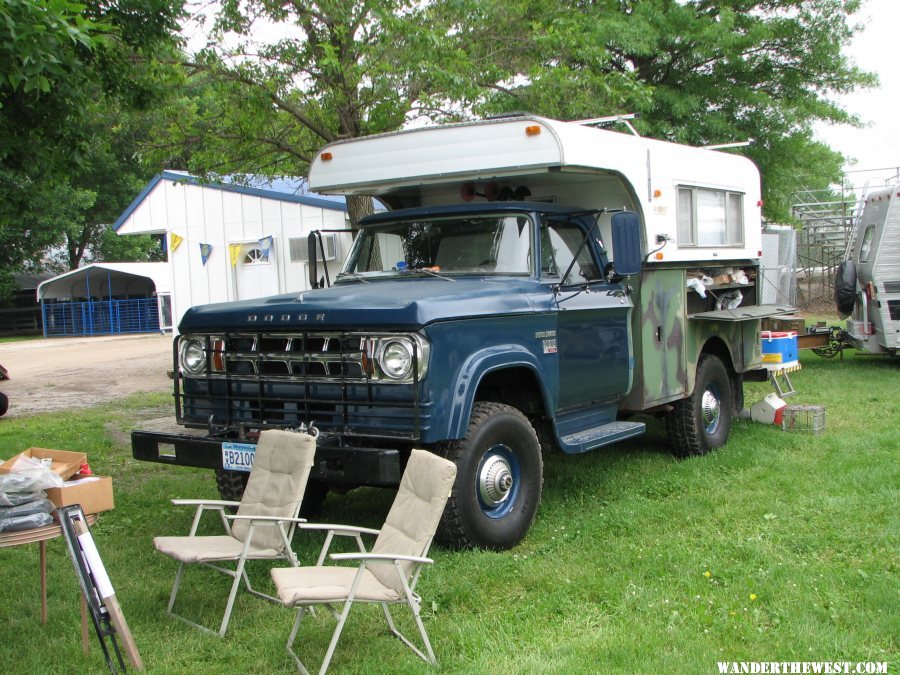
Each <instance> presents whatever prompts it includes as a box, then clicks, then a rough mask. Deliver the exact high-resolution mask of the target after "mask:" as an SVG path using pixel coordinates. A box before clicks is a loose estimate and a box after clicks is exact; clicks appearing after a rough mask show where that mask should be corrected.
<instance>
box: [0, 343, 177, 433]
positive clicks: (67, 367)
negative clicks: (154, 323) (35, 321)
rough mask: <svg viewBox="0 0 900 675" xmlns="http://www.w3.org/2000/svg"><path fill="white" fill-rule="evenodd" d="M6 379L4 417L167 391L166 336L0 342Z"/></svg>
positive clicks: (169, 362) (0, 385)
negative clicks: (135, 394)
mask: <svg viewBox="0 0 900 675" xmlns="http://www.w3.org/2000/svg"><path fill="white" fill-rule="evenodd" d="M0 364H3V366H4V367H6V369H7V370H8V371H9V376H10V378H11V379H10V380H8V381H3V382H0V391H2V392H3V393H4V394H6V395H7V396H8V397H9V412H8V413H6V416H5V417H18V416H22V415H30V414H33V413H39V412H52V411H56V410H68V409H70V408H83V407H88V406H92V405H97V404H98V403H104V402H106V401H114V400H116V399H119V398H121V397H123V396H127V395H128V394H133V393H135V392H139V391H171V390H172V380H170V379H169V377H168V374H167V371H169V370H170V369H171V368H172V336H171V335H156V334H154V335H128V336H101V337H90V338H53V339H42V340H28V341H25V342H9V343H3V344H0Z"/></svg>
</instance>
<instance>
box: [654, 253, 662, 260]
mask: <svg viewBox="0 0 900 675" xmlns="http://www.w3.org/2000/svg"><path fill="white" fill-rule="evenodd" d="M655 257H656V259H657V260H662V259H663V254H662V253H657V254H656V256H655Z"/></svg>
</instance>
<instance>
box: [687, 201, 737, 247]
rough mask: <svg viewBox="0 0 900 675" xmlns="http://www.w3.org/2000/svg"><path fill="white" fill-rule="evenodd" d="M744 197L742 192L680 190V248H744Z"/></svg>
mask: <svg viewBox="0 0 900 675" xmlns="http://www.w3.org/2000/svg"><path fill="white" fill-rule="evenodd" d="M743 214H744V196H743V195H742V194H740V193H739V192H726V191H724V190H709V189H705V188H693V187H681V188H678V245H679V246H740V245H741V244H743V243H744V242H743V231H744V227H743V226H744V222H743V220H744V219H743Z"/></svg>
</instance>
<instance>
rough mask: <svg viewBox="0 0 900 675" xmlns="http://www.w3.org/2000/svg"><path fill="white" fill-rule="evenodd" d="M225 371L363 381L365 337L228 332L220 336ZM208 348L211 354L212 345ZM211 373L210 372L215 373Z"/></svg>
mask: <svg viewBox="0 0 900 675" xmlns="http://www.w3.org/2000/svg"><path fill="white" fill-rule="evenodd" d="M222 341H223V343H224V349H223V350H222V358H223V359H224V367H225V373H227V374H229V375H244V376H253V375H257V376H264V377H265V378H266V379H269V378H276V379H277V378H296V377H304V378H307V379H311V380H315V379H319V378H321V379H326V380H330V379H333V378H341V379H344V380H348V381H351V382H364V381H366V380H367V379H370V377H371V374H370V376H369V377H367V375H366V366H367V363H366V362H367V358H368V357H367V355H366V351H365V347H366V337H365V336H363V335H352V334H347V333H297V334H282V333H279V334H257V335H229V336H225V337H224V338H223V339H222ZM210 350H211V351H212V352H213V354H215V350H216V346H215V344H212V345H211V346H210ZM215 374H216V373H215V372H213V373H212V375H213V376H215Z"/></svg>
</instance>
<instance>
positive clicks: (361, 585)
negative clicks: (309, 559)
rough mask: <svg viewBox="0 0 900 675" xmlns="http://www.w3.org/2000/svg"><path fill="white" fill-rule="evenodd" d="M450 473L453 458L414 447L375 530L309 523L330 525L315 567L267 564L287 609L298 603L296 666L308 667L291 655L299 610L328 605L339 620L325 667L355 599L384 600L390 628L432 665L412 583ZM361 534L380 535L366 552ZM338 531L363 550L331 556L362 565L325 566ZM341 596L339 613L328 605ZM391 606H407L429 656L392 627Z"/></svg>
mask: <svg viewBox="0 0 900 675" xmlns="http://www.w3.org/2000/svg"><path fill="white" fill-rule="evenodd" d="M455 477H456V465H455V464H453V462H450V461H448V460H446V459H442V458H441V457H438V456H437V455H434V454H432V453H430V452H426V451H425V450H413V451H412V454H411V456H410V458H409V463H408V464H407V466H406V470H405V471H404V472H403V478H402V479H401V481H400V489H399V490H398V492H397V496H396V498H395V499H394V503H393V505H392V506H391V510H390V512H389V513H388V515H387V519H386V520H385V523H384V526H383V527H382V528H381V530H380V531H379V530H372V529H368V528H361V527H349V526H343V525H318V524H312V523H301V524H300V525H299V527H300V529H302V530H314V529H318V530H327V531H328V534H327V536H326V538H325V544H324V546H323V547H322V552H321V553H320V555H319V560H318V562H317V563H316V566H315V567H287V568H275V569H273V570H272V580H273V581H274V582H275V588H276V590H277V593H278V597H279V599H281V601H282V602H283V603H284V604H285V605H287V606H289V607H298V608H299V610H298V611H297V618H296V620H295V621H294V627H293V629H292V630H291V635H290V637H289V638H288V643H287V649H288V652H289V653H290V654H291V656H293V657H294V661H295V662H296V664H297V668H298V669H299V670H300V671H301V672H303V673H307V672H308V671H307V670H306V667H305V666H304V665H303V662H302V661H300V658H299V657H298V656H297V655H296V653H294V650H293V645H294V640H295V639H296V637H297V631H298V630H299V629H300V622H301V621H302V620H303V614H304V612H306V611H310V612H312V609H311V608H312V606H313V605H326V606H327V607H328V609H329V611H330V612H331V613H332V614H333V615H334V617H335V618H336V619H337V621H338V623H337V627H335V629H334V634H333V635H332V637H331V644H329V645H328V651H327V652H326V654H325V660H324V661H323V662H322V667H321V670H320V671H319V672H320V673H324V672H325V671H326V670H327V669H328V664H329V663H330V662H331V657H332V656H333V655H334V650H335V647H337V643H338V640H339V639H340V637H341V631H342V630H343V628H344V623H345V622H346V620H347V615H348V614H349V613H350V607H351V606H352V605H353V603H354V602H370V603H379V604H381V607H382V609H383V611H384V617H385V619H387V623H388V628H390V630H391V632H392V633H393V634H394V635H395V636H397V637H398V638H400V640H402V641H403V643H404V644H406V645H407V646H408V647H409V648H410V649H412V650H413V651H414V652H415V653H416V654H417V655H418V656H419V657H421V658H422V659H424V660H425V661H426V662H428V663H429V664H431V665H435V664H436V663H437V660H436V659H435V656H434V651H433V650H432V648H431V643H430V642H429V641H428V633H426V632H425V626H424V625H423V624H422V618H421V617H420V616H419V607H420V605H421V599H420V598H419V596H418V595H417V594H416V593H415V589H416V583H417V582H418V580H419V573H420V572H421V571H422V566H423V565H424V564H425V563H430V562H432V560H430V559H428V558H426V557H425V556H426V555H427V553H428V548H429V547H430V546H431V540H432V538H433V537H434V533H435V530H436V529H437V526H438V521H439V520H440V518H441V514H442V513H443V512H444V505H445V504H446V503H447V499H448V497H449V496H450V489H451V488H452V487H453V480H454V478H455ZM361 534H375V535H378V538H377V539H376V540H375V544H374V546H373V547H372V550H371V552H368V553H367V552H366V550H365V547H364V546H363V542H362V537H361V536H360V535H361ZM335 535H337V536H348V537H354V538H355V539H356V542H357V545H358V546H359V549H360V552H359V553H333V554H331V556H329V557H330V558H331V559H332V560H335V561H347V562H358V563H359V567H339V566H325V565H323V563H324V561H325V556H326V554H327V553H328V548H329V546H330V544H331V541H332V539H333V537H334V536H335ZM339 602H342V603H344V606H343V609H342V611H341V612H340V613H338V612H337V610H335V609H334V608H333V607H332V606H331V605H332V603H339ZM389 604H406V605H407V606H409V608H410V610H411V611H412V614H413V618H414V619H415V622H416V625H417V626H418V629H419V633H420V634H421V636H422V642H423V643H424V647H425V650H426V652H427V655H426V654H424V653H422V651H421V650H420V649H419V648H417V647H416V646H415V645H413V643H412V642H410V641H409V640H408V639H407V638H406V637H405V636H404V635H402V634H401V633H400V632H399V631H398V630H397V628H396V627H395V626H394V622H393V619H392V618H391V613H390V610H389V609H388V605H389Z"/></svg>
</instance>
